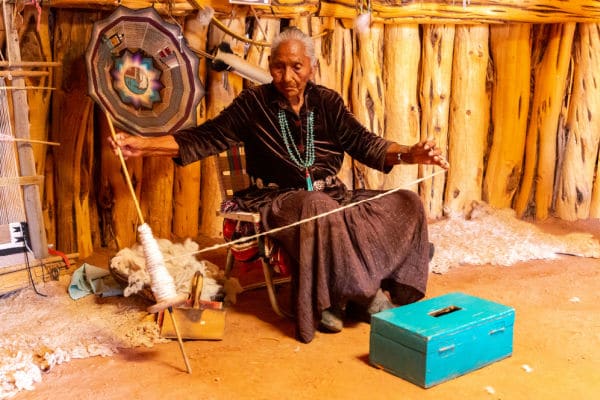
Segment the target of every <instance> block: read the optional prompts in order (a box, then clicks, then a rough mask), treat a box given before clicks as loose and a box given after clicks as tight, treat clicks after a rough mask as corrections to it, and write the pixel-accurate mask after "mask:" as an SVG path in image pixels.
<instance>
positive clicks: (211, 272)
mask: <svg viewBox="0 0 600 400" xmlns="http://www.w3.org/2000/svg"><path fill="white" fill-rule="evenodd" d="M156 242H157V243H158V247H159V249H160V251H161V253H162V254H163V257H164V260H165V267H166V269H167V271H168V272H169V274H170V275H171V276H172V277H173V281H174V282H175V289H176V291H177V293H178V294H188V295H189V294H190V292H191V283H192V278H193V277H194V274H195V273H196V271H200V272H201V273H202V276H203V277H204V279H203V280H202V291H201V293H200V298H201V299H202V300H211V299H212V298H214V296H216V295H217V294H218V293H219V292H220V291H221V288H222V286H221V285H220V284H219V283H218V281H220V282H222V281H224V275H223V271H222V270H220V269H219V267H218V266H217V265H215V264H213V263H211V262H209V261H206V260H202V261H199V260H198V259H196V257H195V256H194V254H196V252H197V251H198V248H199V246H198V243H196V242H194V241H193V240H191V239H186V240H185V242H183V243H172V242H171V241H169V240H167V239H156ZM110 268H111V269H112V270H115V271H116V272H117V273H118V274H119V275H122V276H125V277H127V279H128V285H127V287H125V289H124V290H123V294H124V295H125V296H126V297H127V296H130V295H132V294H136V293H139V292H140V291H142V289H144V288H149V287H150V283H151V281H150V275H149V274H148V271H147V270H146V260H145V258H144V249H143V247H142V246H141V245H140V244H136V245H134V246H133V247H131V248H124V249H122V250H120V251H119V252H118V253H117V254H116V255H115V256H114V257H113V258H112V259H111V260H110Z"/></svg>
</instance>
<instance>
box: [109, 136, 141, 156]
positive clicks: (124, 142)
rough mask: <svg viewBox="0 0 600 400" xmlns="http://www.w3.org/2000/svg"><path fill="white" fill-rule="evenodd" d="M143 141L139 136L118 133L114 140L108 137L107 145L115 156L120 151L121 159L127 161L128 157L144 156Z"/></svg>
mask: <svg viewBox="0 0 600 400" xmlns="http://www.w3.org/2000/svg"><path fill="white" fill-rule="evenodd" d="M143 140H144V139H143V138H142V137H139V136H134V135H130V134H128V133H125V132H118V133H117V134H115V137H114V138H113V137H112V136H109V137H108V144H109V145H110V147H111V149H112V151H113V153H114V154H115V155H116V156H118V155H119V150H120V151H121V154H123V158H125V159H128V158H129V157H141V156H143V155H144V151H143V143H142V141H143Z"/></svg>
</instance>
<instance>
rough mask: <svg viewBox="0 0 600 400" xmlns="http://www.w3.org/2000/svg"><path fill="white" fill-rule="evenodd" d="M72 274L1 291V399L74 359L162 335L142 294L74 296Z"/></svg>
mask: <svg viewBox="0 0 600 400" xmlns="http://www.w3.org/2000/svg"><path fill="white" fill-rule="evenodd" d="M69 283H70V277H69V276H67V275H65V276H62V277H61V278H60V280H59V281H50V282H46V283H44V284H42V285H38V289H39V291H40V292H41V293H42V294H43V295H44V296H40V295H39V294H37V293H36V292H35V291H34V290H33V289H31V288H26V289H22V290H20V291H17V292H13V293H9V294H6V295H3V296H2V297H0V315H2V323H1V324H0V399H5V398H10V397H13V396H14V395H16V394H17V393H18V392H19V391H21V390H33V389H34V387H35V384H36V383H38V382H40V381H41V380H42V378H43V376H44V375H43V373H44V372H48V371H50V370H51V369H52V368H53V367H54V366H55V365H59V364H63V363H67V362H69V361H71V360H72V359H78V358H87V357H95V356H103V357H105V356H111V355H113V354H115V353H118V351H119V349H123V348H134V347H138V346H146V347H152V346H153V345H154V344H156V343H164V342H167V341H168V339H163V338H161V337H160V332H159V328H158V325H157V324H156V322H155V321H154V316H153V315H149V314H148V313H147V312H146V311H145V302H144V301H143V300H142V299H141V298H128V299H125V298H123V297H120V296H118V297H117V296H113V297H98V296H85V297H83V298H81V299H79V300H76V301H74V300H73V299H71V298H70V297H69V294H68V291H67V287H68V285H69Z"/></svg>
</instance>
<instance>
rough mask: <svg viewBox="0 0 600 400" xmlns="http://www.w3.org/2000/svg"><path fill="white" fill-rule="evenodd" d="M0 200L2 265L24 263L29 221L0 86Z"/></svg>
mask: <svg viewBox="0 0 600 400" xmlns="http://www.w3.org/2000/svg"><path fill="white" fill-rule="evenodd" d="M0 86H5V82H4V78H0ZM0 204H2V206H0V268H1V267H6V266H10V265H15V264H23V263H24V262H25V260H24V251H25V249H26V242H25V238H26V237H27V232H26V231H27V223H26V215H25V205H24V202H23V193H22V191H21V185H20V181H19V167H18V164H17V149H16V145H15V141H14V136H13V133H12V128H11V124H10V111H9V108H8V99H7V96H6V89H0ZM0 273H1V272H0Z"/></svg>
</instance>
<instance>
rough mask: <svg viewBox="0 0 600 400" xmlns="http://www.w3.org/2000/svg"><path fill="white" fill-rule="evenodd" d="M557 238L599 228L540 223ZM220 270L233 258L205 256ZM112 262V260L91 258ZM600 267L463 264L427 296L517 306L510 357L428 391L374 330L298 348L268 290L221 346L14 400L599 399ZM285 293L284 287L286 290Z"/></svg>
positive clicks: (137, 360) (107, 371)
mask: <svg viewBox="0 0 600 400" xmlns="http://www.w3.org/2000/svg"><path fill="white" fill-rule="evenodd" d="M541 226H543V227H544V229H547V230H548V231H549V232H552V233H566V232H568V231H569V230H572V229H577V230H579V231H588V232H591V233H593V234H594V235H595V236H596V237H597V238H600V222H598V221H597V220H594V221H579V222H577V223H567V222H564V221H550V222H547V223H543V224H541ZM205 258H206V259H208V260H210V261H213V262H215V263H221V265H222V262H223V254H214V255H207V256H206V257H205ZM90 259H91V260H93V262H94V264H95V265H108V255H106V254H102V253H98V254H95V255H94V257H92V258H90ZM599 287H600V260H599V259H589V258H579V257H572V256H564V257H561V258H560V259H559V260H553V261H533V262H527V263H520V264H517V265H514V266H511V267H498V266H477V267H476V266H462V267H456V268H454V269H452V270H450V271H449V272H448V273H446V274H443V275H436V274H432V275H431V277H430V283H429V288H428V292H427V297H428V298H431V297H435V296H439V295H442V294H445V293H449V292H454V291H459V292H464V293H468V294H471V295H475V296H480V297H483V298H486V299H488V300H491V301H496V302H499V303H502V304H505V305H510V306H512V307H514V308H515V310H516V317H515V326H514V347H513V354H512V356H511V357H509V358H506V359H504V360H501V361H499V362H496V363H493V364H491V365H488V366H486V367H484V368H481V369H479V370H477V371H473V372H470V373H468V374H466V375H463V376H461V377H458V378H455V379H452V380H450V381H447V382H445V383H442V384H439V385H437V386H434V387H432V388H429V389H422V388H420V387H418V386H416V385H414V384H412V383H409V382H406V381H404V380H402V379H400V378H398V377H396V376H394V375H391V374H389V373H387V372H385V371H383V370H380V369H377V368H374V367H373V366H371V365H370V364H369V362H368V355H369V334H370V325H368V324H366V323H362V322H355V323H352V324H349V325H347V326H346V327H345V328H344V330H343V332H341V333H338V334H322V333H320V334H318V335H317V336H316V338H315V340H314V341H313V342H312V343H310V344H302V343H299V342H297V341H296V340H295V339H294V337H293V323H292V322H291V321H290V320H286V319H282V318H280V317H278V316H276V315H275V314H274V313H273V311H272V310H271V309H270V306H269V302H268V299H267V295H266V291H265V290H260V289H259V290H253V291H250V292H245V293H243V294H241V295H239V297H238V303H237V304H236V305H235V306H232V307H230V308H228V310H227V318H226V331H225V336H224V339H223V340H221V341H186V342H185V344H184V347H185V351H186V353H187V355H188V357H189V360H190V362H191V367H192V373H191V374H188V373H187V372H186V370H185V364H184V361H183V358H182V355H181V353H180V350H179V347H178V344H177V342H176V341H173V342H171V343H167V344H160V345H157V346H155V347H153V348H135V349H129V350H125V351H122V352H121V353H120V354H118V355H116V356H112V357H106V358H101V357H95V358H89V359H83V360H73V361H71V362H69V363H67V364H62V365H58V366H56V367H55V368H53V369H52V370H51V372H50V373H48V374H46V375H45V376H44V377H43V380H42V382H41V383H38V384H36V387H35V390H33V391H22V392H20V393H19V394H18V395H17V396H15V397H14V399H17V400H24V399H58V398H60V399H63V400H71V399H77V400H83V399H109V400H113V399H114V400H117V399H118V400H122V399H143V400H154V399H205V400H209V399H275V398H281V397H283V398H289V399H446V400H451V399H461V400H463V399H545V400H547V399H591V398H598V397H597V396H598V395H599V394H600V312H599V311H600V290H599ZM285 290H286V288H285V287H283V288H282V294H285Z"/></svg>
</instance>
